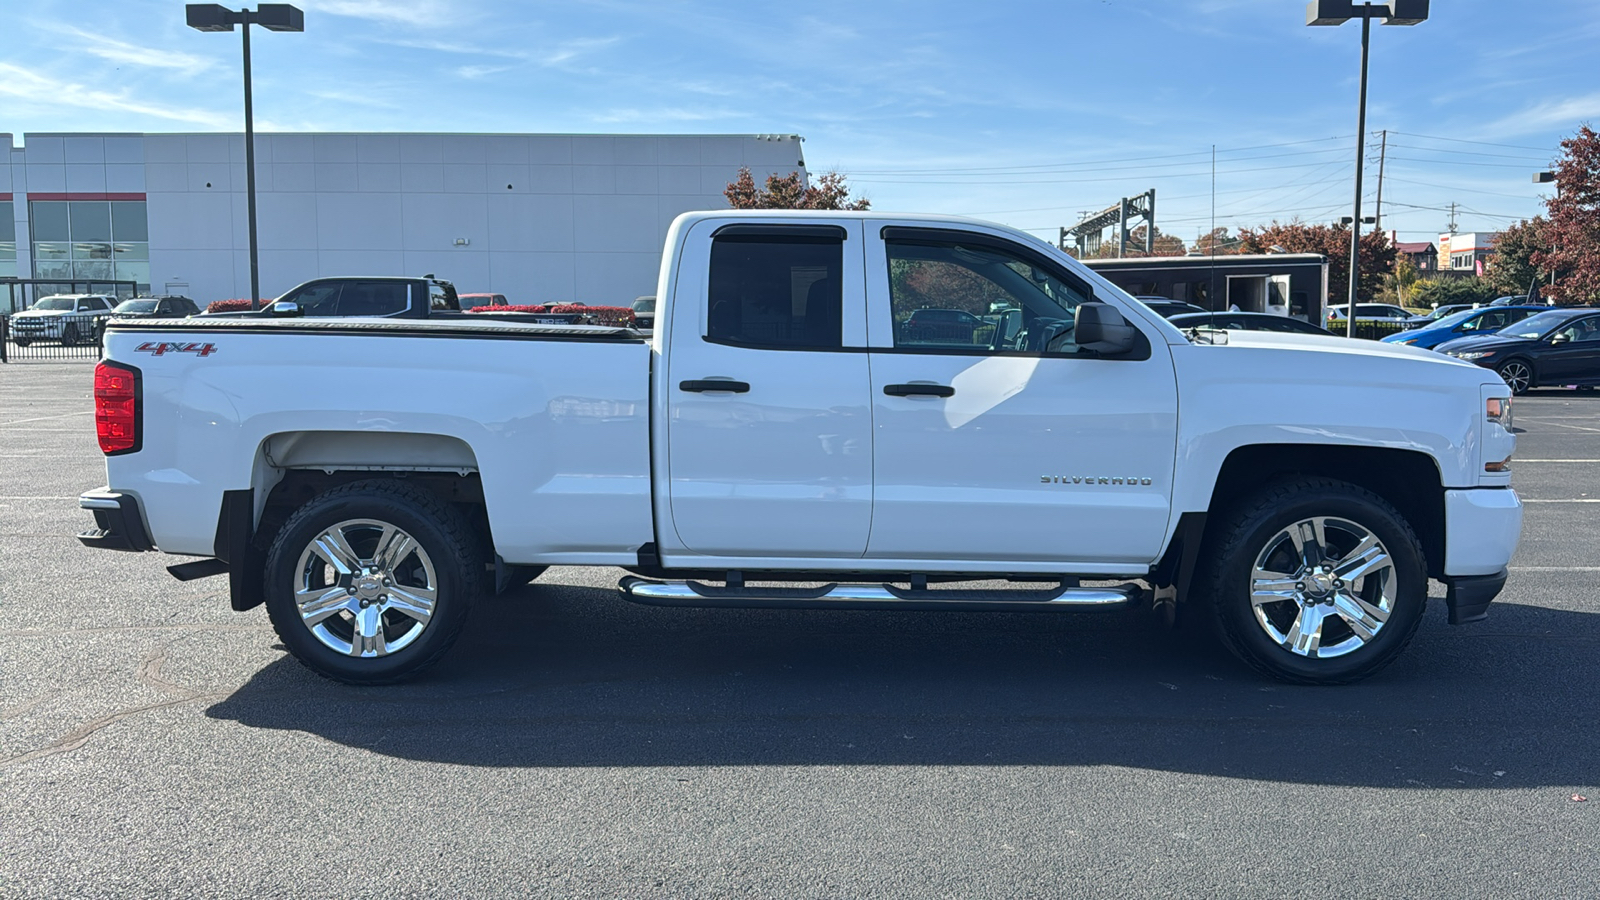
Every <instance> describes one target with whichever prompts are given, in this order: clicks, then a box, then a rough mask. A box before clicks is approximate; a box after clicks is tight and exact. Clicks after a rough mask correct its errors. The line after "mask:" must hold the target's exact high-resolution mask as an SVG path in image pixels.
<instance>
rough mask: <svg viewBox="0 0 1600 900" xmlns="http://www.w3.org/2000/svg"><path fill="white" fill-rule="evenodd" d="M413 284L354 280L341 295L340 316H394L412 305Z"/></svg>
mask: <svg viewBox="0 0 1600 900" xmlns="http://www.w3.org/2000/svg"><path fill="white" fill-rule="evenodd" d="M410 294H411V286H410V285H409V284H407V283H406V282H404V281H352V282H349V283H348V284H346V285H345V288H344V291H343V293H341V294H340V295H339V313H338V314H339V315H340V316H354V317H366V316H392V315H394V314H396V313H402V312H405V311H406V310H407V309H408V308H409V307H410V302H409V298H410Z"/></svg>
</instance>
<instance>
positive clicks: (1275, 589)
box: [1201, 478, 1428, 684]
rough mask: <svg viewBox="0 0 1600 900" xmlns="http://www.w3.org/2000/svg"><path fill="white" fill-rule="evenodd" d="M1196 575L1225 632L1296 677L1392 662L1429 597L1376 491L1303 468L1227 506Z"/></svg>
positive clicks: (1411, 547)
mask: <svg viewBox="0 0 1600 900" xmlns="http://www.w3.org/2000/svg"><path fill="white" fill-rule="evenodd" d="M1219 524H1220V527H1221V529H1222V530H1221V531H1220V532H1219V533H1218V535H1217V539H1216V541H1214V542H1212V543H1211V547H1212V548H1214V549H1213V552H1212V553H1211V554H1210V555H1209V558H1208V561H1207V571H1206V573H1204V574H1205V577H1204V579H1203V580H1202V581H1201V585H1202V586H1203V588H1204V589H1205V590H1207V591H1208V592H1209V598H1208V599H1209V600H1210V601H1211V609H1212V614H1213V616H1214V620H1215V624H1216V626H1217V630H1218V632H1219V633H1220V635H1221V637H1222V640H1223V643H1224V644H1225V645H1227V647H1228V649H1229V650H1231V651H1233V653H1234V654H1235V655H1236V656H1238V657H1239V658H1240V659H1242V660H1244V661H1245V662H1246V663H1248V664H1249V665H1251V666H1252V667H1253V668H1255V669H1257V670H1258V671H1260V672H1263V673H1265V674H1267V675H1270V676H1272V677H1274V678H1277V679H1280V680H1282V681H1289V682H1295V683H1298V684H1348V683H1350V682H1354V681H1359V680H1361V679H1363V678H1366V677H1367V676H1369V675H1372V674H1373V673H1375V672H1377V671H1378V670H1380V669H1382V668H1383V667H1384V666H1387V665H1388V664H1389V663H1391V662H1393V661H1394V659H1395V657H1396V656H1398V655H1399V654H1400V652H1401V651H1402V650H1404V649H1405V647H1406V645H1407V644H1409V643H1410V642H1411V638H1412V636H1413V635H1415V634H1416V631H1417V627H1418V625H1420V624H1421V622H1422V611H1423V608H1424V606H1425V605H1426V603H1427V600H1428V574H1427V566H1426V563H1425V561H1424V557H1423V553H1422V546H1421V544H1420V543H1419V542H1418V541H1417V536H1416V534H1415V533H1414V532H1413V531H1412V530H1411V526H1410V525H1409V524H1407V522H1406V521H1405V519H1404V518H1402V517H1401V515H1400V514H1399V513H1398V512H1397V511H1396V510H1395V509H1394V507H1392V506H1390V505H1389V504H1388V503H1387V502H1385V501H1384V500H1383V498H1381V497H1379V496H1377V495H1376V494H1373V493H1371V492H1370V491H1367V490H1365V489H1363V488H1360V487H1357V486H1356V485H1353V484H1348V483H1345V482H1341V481H1335V480H1332V479H1328V478H1301V479H1296V480H1294V481H1289V482H1284V483H1280V484H1278V485H1276V486H1273V487H1270V488H1268V489H1266V490H1265V491H1263V492H1262V493H1260V494H1258V495H1256V496H1255V497H1253V498H1251V499H1249V500H1246V501H1245V502H1244V503H1242V504H1240V505H1239V506H1237V507H1235V508H1234V509H1233V510H1232V511H1231V512H1229V513H1226V514H1224V515H1223V517H1222V518H1221V521H1220V523H1219Z"/></svg>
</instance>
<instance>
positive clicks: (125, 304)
mask: <svg viewBox="0 0 1600 900" xmlns="http://www.w3.org/2000/svg"><path fill="white" fill-rule="evenodd" d="M155 311H156V301H154V300H124V301H122V302H121V303H118V304H117V308H116V312H119V313H147V312H155Z"/></svg>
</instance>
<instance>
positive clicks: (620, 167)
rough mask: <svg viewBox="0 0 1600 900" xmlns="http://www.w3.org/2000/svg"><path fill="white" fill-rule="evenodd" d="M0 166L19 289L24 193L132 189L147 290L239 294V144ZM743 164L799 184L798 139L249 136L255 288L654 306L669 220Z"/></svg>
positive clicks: (74, 146) (23, 272) (138, 142)
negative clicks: (360, 287)
mask: <svg viewBox="0 0 1600 900" xmlns="http://www.w3.org/2000/svg"><path fill="white" fill-rule="evenodd" d="M10 160H11V164H10V166H9V167H8V168H9V172H8V173H6V175H7V177H9V179H10V181H11V183H12V187H11V188H9V190H11V191H12V192H13V193H14V195H15V204H16V206H15V208H16V211H17V212H16V216H17V218H18V219H19V222H18V229H17V232H18V233H17V237H18V245H19V246H18V250H19V254H18V256H19V259H18V274H19V275H20V276H22V277H28V274H29V273H31V271H32V270H31V268H30V267H29V266H28V264H27V263H26V261H25V259H24V253H23V252H21V251H22V250H23V246H24V245H25V244H26V242H27V237H26V235H27V234H28V230H27V226H26V222H25V221H23V220H25V217H26V202H25V199H26V198H25V193H26V192H28V191H33V192H43V193H73V194H76V193H88V194H94V193H113V194H114V193H143V194H145V195H146V203H147V208H148V216H149V228H150V268H151V272H150V278H151V287H152V289H153V290H154V291H156V292H157V293H161V292H164V291H169V290H170V291H173V292H179V293H183V294H186V295H187V296H189V297H192V298H194V299H195V300H197V301H200V302H202V303H205V302H209V301H211V300H218V299H225V298H234V297H246V296H248V295H249V285H250V268H249V265H250V264H249V256H248V247H249V239H248V234H247V224H246V222H247V220H246V201H245V170H244V136H243V135H240V134H147V135H68V134H44V135H29V136H27V137H26V139H25V141H24V148H23V149H21V150H20V151H16V152H13V153H12V154H11V155H10ZM741 166H748V167H749V168H750V170H751V172H752V173H753V174H754V175H755V177H756V180H757V182H758V183H759V182H760V181H762V180H763V179H764V178H765V177H766V176H767V175H768V174H773V173H776V174H788V173H789V172H793V171H799V172H801V173H802V174H804V173H805V162H804V157H803V153H802V150H801V145H800V139H799V138H798V137H797V136H794V135H536V134H517V135H493V134H471V135H469V134H258V135H256V170H257V176H256V197H257V215H256V219H257V236H258V242H259V247H260V267H261V272H260V277H261V292H262V294H263V296H264V297H275V296H278V295H279V294H281V293H283V292H284V291H286V290H288V289H289V288H291V287H293V286H294V285H296V284H298V283H300V282H302V281H305V280H307V279H309V278H315V277H318V276H325V275H352V274H372V275H400V274H403V275H421V274H425V273H434V274H436V275H437V276H438V277H440V278H444V279H447V280H450V281H453V282H454V283H455V284H456V286H457V288H458V289H460V290H461V291H463V292H478V291H495V292H498V293H502V294H505V295H506V296H507V297H508V298H510V299H511V301H512V302H513V303H543V302H550V301H572V300H576V301H580V302H583V303H587V304H590V305H602V304H604V305H617V304H626V303H628V302H630V301H631V300H632V299H633V298H634V297H636V296H638V295H640V294H649V293H653V291H654V288H655V280H656V272H657V267H658V265H659V261H660V252H661V244H662V241H663V239H664V238H665V236H666V230H667V226H668V224H670V223H671V221H672V219H673V218H674V217H676V216H677V215H678V214H679V213H683V212H687V211H689V210H697V209H720V208H725V207H726V206H727V200H726V198H725V197H724V196H723V194H722V192H723V189H724V188H725V187H726V186H727V184H728V183H729V182H730V181H732V180H733V179H734V178H735V177H737V175H738V171H739V168H740V167H741ZM5 190H7V188H6V187H3V186H0V192H3V191H5Z"/></svg>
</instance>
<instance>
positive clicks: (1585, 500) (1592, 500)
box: [1522, 497, 1600, 503]
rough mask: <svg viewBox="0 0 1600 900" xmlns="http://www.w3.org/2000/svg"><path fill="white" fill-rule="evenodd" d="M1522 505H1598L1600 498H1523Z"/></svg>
mask: <svg viewBox="0 0 1600 900" xmlns="http://www.w3.org/2000/svg"><path fill="white" fill-rule="evenodd" d="M1522 502H1523V503H1600V497H1580V498H1575V499H1569V500H1538V499H1535V498H1533V497H1523V498H1522Z"/></svg>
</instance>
